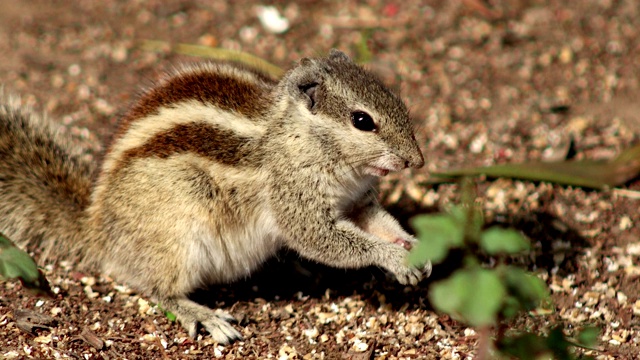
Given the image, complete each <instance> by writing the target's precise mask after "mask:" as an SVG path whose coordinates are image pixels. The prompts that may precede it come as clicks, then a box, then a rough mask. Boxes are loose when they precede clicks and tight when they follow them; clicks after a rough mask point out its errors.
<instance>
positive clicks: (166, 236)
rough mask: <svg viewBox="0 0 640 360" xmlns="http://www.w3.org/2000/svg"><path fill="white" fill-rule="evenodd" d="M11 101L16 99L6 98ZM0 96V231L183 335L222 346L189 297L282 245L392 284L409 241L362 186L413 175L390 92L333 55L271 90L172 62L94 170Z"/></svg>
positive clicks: (418, 158) (410, 148) (408, 140)
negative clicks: (127, 298) (166, 317)
mask: <svg viewBox="0 0 640 360" xmlns="http://www.w3.org/2000/svg"><path fill="white" fill-rule="evenodd" d="M14 100H15V99H14ZM15 102H16V101H12V100H11V99H8V98H5V99H2V101H0V209H2V210H1V211H0V232H3V233H4V234H5V235H7V236H8V237H10V238H11V239H13V240H14V241H16V242H17V243H18V244H20V245H21V246H30V247H40V248H41V249H42V250H43V256H44V255H46V254H49V255H51V257H53V258H58V257H65V258H68V259H72V260H77V261H79V262H80V263H81V266H85V267H89V268H93V269H97V270H100V271H103V272H105V273H107V274H109V275H111V276H113V277H115V278H116V279H117V280H119V281H123V282H125V283H127V284H129V285H131V286H132V287H134V288H136V289H137V290H140V291H143V292H146V293H147V294H150V295H152V296H153V297H155V298H157V300H158V301H159V302H160V304H161V306H162V307H163V308H164V309H166V310H168V311H171V312H172V313H174V314H175V315H176V317H177V319H178V320H179V321H180V323H181V324H182V326H183V327H184V328H185V329H186V330H187V332H188V333H189V335H190V336H191V337H195V336H196V333H197V326H198V325H199V324H200V325H202V326H203V327H204V328H205V329H206V330H207V331H208V332H209V333H210V334H211V336H212V338H213V339H214V340H215V341H217V342H219V343H221V344H226V343H229V342H231V341H234V340H237V339H241V338H242V337H241V334H240V332H238V331H237V330H236V329H235V328H234V327H233V326H232V325H230V323H229V321H230V320H233V317H232V316H231V315H229V314H227V313H225V312H223V311H221V310H213V309H210V308H208V307H205V306H203V305H200V304H197V303H195V302H194V301H192V300H190V299H189V298H188V295H189V294H190V293H192V292H193V291H194V290H196V289H198V288H200V287H203V286H206V285H207V284H214V283H227V282H232V281H234V280H237V279H240V278H243V277H246V276H248V275H249V274H251V273H252V272H253V271H254V270H255V269H256V268H257V267H259V266H260V264H262V263H263V262H264V261H265V260H266V259H267V258H269V257H270V256H273V255H274V254H275V253H276V251H277V250H278V249H280V248H282V247H287V248H289V249H292V250H294V251H296V252H298V253H299V254H300V255H301V256H303V257H306V258H308V259H310V260H314V261H317V262H320V263H324V264H327V265H330V266H335V267H342V268H357V267H365V266H370V265H375V266H379V267H382V268H384V269H386V270H387V271H389V272H391V273H392V274H394V275H395V277H396V278H397V280H398V281H399V282H400V283H402V284H416V283H417V282H418V281H419V280H420V279H421V278H422V277H423V276H425V275H427V276H428V272H429V271H430V265H429V264H427V265H426V266H425V267H424V269H417V268H414V267H410V266H409V265H407V263H406V259H405V258H406V255H407V252H408V251H407V250H408V249H409V248H410V247H411V244H412V243H413V242H415V239H414V238H413V237H412V236H411V235H409V234H408V233H407V232H406V231H404V230H403V229H402V228H401V226H400V225H399V224H398V222H397V221H396V219H394V218H393V217H392V216H391V215H390V214H389V213H387V212H386V211H385V210H384V209H383V208H382V207H381V206H380V205H378V203H377V200H376V196H375V192H374V190H373V185H374V184H375V181H376V179H377V178H378V177H381V176H384V175H386V174H387V173H388V172H390V171H397V170H401V169H404V168H407V167H414V168H419V167H421V166H422V165H423V164H424V160H423V157H422V154H421V152H420V150H419V148H418V145H417V143H416V140H415V137H414V135H413V131H412V128H411V124H410V120H409V116H408V111H407V109H406V107H405V105H404V104H403V102H402V101H401V100H400V98H399V97H398V96H396V95H395V94H393V93H392V92H391V91H389V90H388V89H387V88H386V87H385V86H384V85H383V84H382V83H381V82H380V81H379V80H378V79H377V78H375V77H374V76H373V75H372V74H370V73H369V72H367V71H366V70H364V69H363V68H362V67H360V66H358V65H356V64H355V63H354V62H353V61H352V60H351V59H350V58H349V57H348V56H347V55H345V54H344V53H342V52H340V51H338V50H332V51H331V52H330V54H329V55H328V56H327V57H325V58H314V59H311V58H304V59H302V60H301V61H300V62H299V63H298V64H297V65H296V66H295V67H293V68H292V69H291V70H289V71H288V72H287V73H286V74H285V75H284V77H283V78H282V79H281V80H280V81H278V82H276V81H274V80H272V79H270V78H268V77H267V76H265V75H263V74H261V73H259V72H257V71H255V70H251V69H247V68H245V67H242V66H239V65H233V64H224V63H205V64H199V65H189V66H183V67H182V68H181V69H179V70H177V71H175V72H174V73H173V74H171V75H167V76H166V77H164V78H163V79H162V80H160V81H159V82H158V83H157V84H156V85H155V86H153V87H151V88H149V89H147V90H146V91H145V92H144V93H143V94H142V95H141V96H140V98H139V99H138V100H137V102H135V103H134V104H133V105H132V107H131V108H130V109H129V110H128V112H127V113H126V114H125V115H124V116H123V117H122V119H120V123H119V126H118V128H117V130H116V132H115V135H114V138H113V139H112V142H111V143H110V145H109V146H108V148H107V150H106V152H105V154H104V159H103V160H102V162H101V164H100V165H99V166H98V165H96V164H95V163H94V162H92V161H88V160H87V159H86V158H85V157H82V156H81V151H78V149H74V147H73V146H72V145H71V141H70V139H69V138H67V137H66V136H65V135H64V134H63V133H61V132H60V131H59V130H60V127H59V125H56V124H54V123H52V122H50V121H49V120H48V119H46V118H45V117H41V116H38V115H36V114H33V113H32V112H31V111H30V110H29V109H24V108H21V107H20V106H18V105H16V104H15Z"/></svg>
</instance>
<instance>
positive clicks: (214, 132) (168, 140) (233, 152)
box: [116, 122, 250, 171]
mask: <svg viewBox="0 0 640 360" xmlns="http://www.w3.org/2000/svg"><path fill="white" fill-rule="evenodd" d="M249 141H250V139H249V138H246V137H241V136H238V135H237V134H235V133H234V132H233V131H230V130H225V129H219V128H215V127H213V126H211V125H209V124H205V123H197V122H191V123H187V124H179V125H176V126H174V127H173V128H171V129H169V130H166V131H163V132H160V133H158V134H156V135H155V136H154V137H152V138H151V139H149V140H148V141H147V142H145V143H144V144H143V145H142V146H139V147H136V148H133V149H130V150H128V151H126V152H125V153H124V154H123V156H122V161H121V162H120V164H119V165H118V166H117V167H116V171H118V169H121V168H122V167H124V166H126V164H127V163H129V162H130V161H131V160H134V159H139V158H148V157H159V158H163V159H164V158H168V157H169V156H171V155H176V154H183V153H194V154H197V155H200V156H203V157H206V158H209V159H212V160H215V161H216V162H218V163H221V164H225V165H237V164H238V163H239V162H240V161H241V160H242V159H243V158H244V157H245V156H246V155H247V147H248V145H249Z"/></svg>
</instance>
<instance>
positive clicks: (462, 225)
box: [408, 178, 598, 359]
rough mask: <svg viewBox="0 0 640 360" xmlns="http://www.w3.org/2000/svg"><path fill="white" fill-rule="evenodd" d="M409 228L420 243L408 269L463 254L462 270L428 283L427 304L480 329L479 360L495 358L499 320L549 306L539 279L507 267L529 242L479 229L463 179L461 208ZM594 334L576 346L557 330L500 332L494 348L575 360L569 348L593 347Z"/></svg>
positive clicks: (469, 185) (471, 188) (511, 232)
mask: <svg viewBox="0 0 640 360" xmlns="http://www.w3.org/2000/svg"><path fill="white" fill-rule="evenodd" d="M411 226H412V227H413V228H414V230H415V231H416V234H417V237H418V240H419V242H418V244H417V245H416V246H415V248H414V250H413V251H412V252H411V253H410V254H409V259H408V260H409V262H410V263H412V264H413V265H415V266H419V265H420V264H424V263H425V262H426V261H427V260H429V261H431V262H432V263H434V264H438V263H440V262H442V261H443V260H444V259H445V258H446V257H447V255H448V253H449V252H450V251H451V250H458V251H461V252H462V253H463V261H462V266H461V268H460V269H458V270H456V271H455V272H453V273H452V274H451V275H450V276H449V277H448V278H446V279H444V280H441V281H437V282H435V283H433V284H432V285H431V288H430V291H429V300H430V301H431V304H432V305H433V307H434V308H435V309H436V310H438V311H441V312H443V313H446V314H448V315H450V316H451V317H452V318H453V319H455V320H458V321H461V322H464V323H466V324H469V325H471V326H473V327H476V328H478V329H479V332H478V333H479V334H480V341H479V344H480V345H479V348H478V359H487V358H494V357H495V355H491V356H490V351H491V347H492V346H491V343H492V342H491V341H490V338H491V330H492V329H493V328H495V327H496V326H498V325H500V323H501V322H502V321H503V320H507V319H510V318H513V317H514V316H516V315H518V314H520V313H522V312H527V311H532V310H534V309H536V308H538V307H540V306H545V305H546V306H550V304H551V302H550V296H549V290H548V288H547V284H546V283H545V282H544V281H542V280H541V279H540V278H538V277H537V276H535V275H534V274H531V273H528V272H527V271H525V270H523V269H521V268H518V267H516V266H513V265H508V264H507V263H506V259H507V257H509V256H514V255H520V254H525V253H526V252H527V251H529V250H530V243H529V240H528V239H527V238H526V237H525V236H524V235H522V234H521V233H520V232H519V231H517V230H515V229H508V228H502V227H498V226H493V227H490V228H488V229H484V216H483V213H482V210H481V205H480V203H479V202H477V201H476V193H475V185H474V183H473V182H472V181H471V180H470V179H469V178H464V179H463V181H462V192H461V204H459V205H454V206H452V207H451V208H450V209H448V211H447V212H446V213H444V214H436V215H420V216H416V217H414V218H413V219H411ZM480 254H486V255H489V256H492V257H494V258H496V259H497V265H496V266H495V267H494V268H488V267H486V266H484V265H483V264H482V262H481V260H480V258H479V255H480ZM558 329H559V330H558ZM597 335H598V330H597V329H591V328H590V329H586V330H585V332H583V333H581V334H580V335H579V339H578V342H571V341H569V340H567V339H565V337H564V335H563V333H562V329H561V328H554V329H553V330H551V331H550V333H549V335H547V336H546V337H544V336H539V335H535V334H529V333H524V334H522V335H520V336H516V337H508V336H506V335H505V334H504V331H498V334H497V336H496V339H495V342H494V344H493V347H495V349H496V350H497V351H498V353H500V354H502V355H505V356H514V357H517V358H520V359H536V358H538V356H540V354H550V355H551V356H553V357H554V358H557V359H575V357H574V356H573V355H572V352H571V351H570V348H571V347H573V346H581V347H586V346H592V345H593V344H594V343H595V341H596V340H597Z"/></svg>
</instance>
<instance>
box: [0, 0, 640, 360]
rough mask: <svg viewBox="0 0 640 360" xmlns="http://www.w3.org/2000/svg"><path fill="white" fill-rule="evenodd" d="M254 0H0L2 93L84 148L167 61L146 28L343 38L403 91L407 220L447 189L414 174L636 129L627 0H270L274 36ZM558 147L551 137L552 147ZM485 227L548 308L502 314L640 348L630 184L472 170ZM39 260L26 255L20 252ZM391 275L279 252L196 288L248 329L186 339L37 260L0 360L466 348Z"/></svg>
mask: <svg viewBox="0 0 640 360" xmlns="http://www.w3.org/2000/svg"><path fill="white" fill-rule="evenodd" d="M260 5H265V4H261V3H256V2H253V1H244V0H241V1H233V2H230V1H229V2H227V1H214V0H207V1H179V0H170V1H160V0H151V1H113V0H105V1H66V2H52V1H44V0H42V1H35V0H34V1H26V0H14V1H5V2H3V4H2V10H1V11H0V54H2V55H1V56H0V83H2V84H4V92H5V93H14V94H18V95H20V96H21V97H22V99H23V101H24V103H25V104H28V105H33V106H34V107H35V108H36V109H38V110H39V111H44V112H46V113H48V114H50V116H51V117H53V118H55V119H57V120H59V121H60V122H63V123H64V124H65V125H67V127H68V129H69V131H70V133H71V134H72V135H73V136H74V137H75V138H76V139H77V141H78V145H79V146H85V147H87V148H88V149H90V150H91V151H93V152H96V153H97V152H99V151H100V149H101V148H102V145H101V144H102V143H103V141H104V140H105V139H106V138H108V136H109V134H110V133H111V132H112V131H113V130H114V128H115V124H116V122H117V120H118V117H119V114H121V113H122V112H123V111H124V110H125V109H126V108H127V106H128V105H129V104H130V102H131V101H133V100H134V99H135V95H136V94H137V92H138V90H139V89H140V88H141V86H144V85H146V84H149V83H150V81H151V80H153V79H155V78H157V76H158V74H160V73H161V72H162V71H163V70H165V69H169V68H171V67H172V66H173V65H174V64H176V63H180V62H183V61H200V60H199V59H196V58H194V57H189V56H184V55H176V54H174V53H173V52H171V51H163V52H159V53H158V52H151V51H147V50H142V49H140V41H141V40H144V39H151V40H160V41H167V42H169V43H171V44H177V43H190V44H200V45H209V46H221V47H224V48H228V49H236V50H243V51H246V52H248V53H252V54H255V55H257V56H259V57H261V58H263V59H266V60H268V61H271V62H273V63H275V64H277V65H279V66H282V67H284V68H286V67H288V66H290V65H291V64H292V63H293V61H295V60H297V59H299V58H301V57H304V56H316V55H319V54H325V53H327V52H328V50H329V49H330V48H332V47H336V48H340V49H342V50H344V51H345V52H347V53H349V54H350V55H351V56H353V57H355V58H356V59H359V60H364V61H366V63H367V64H366V65H367V67H369V68H370V69H372V70H374V71H376V72H377V73H378V74H379V75H380V76H381V78H382V79H383V80H384V81H385V82H386V83H388V84H389V85H390V86H392V87H393V88H394V89H397V91H398V92H399V93H400V94H401V95H402V97H403V98H404V99H405V101H406V102H407V104H408V105H409V107H410V109H411V112H412V115H413V117H414V118H415V122H416V125H417V129H418V130H417V138H418V139H419V142H420V144H421V146H422V149H423V151H424V154H425V156H426V159H427V165H426V166H425V167H424V168H423V169H420V170H416V171H413V172H404V173H401V174H392V175H389V176H388V177H387V178H386V179H385V180H384V182H383V183H382V184H381V192H380V193H381V198H382V201H383V202H384V203H385V204H386V205H387V206H388V207H389V208H390V209H391V210H392V211H393V212H394V213H396V214H397V215H398V216H399V217H400V218H401V219H402V220H403V221H406V220H407V219H408V218H409V217H411V216H413V215H415V214H418V213H433V212H437V211H441V210H442V209H443V208H444V207H445V206H446V204H448V203H450V202H451V201H457V198H456V197H457V194H458V186H457V185H455V184H443V185H439V186H435V187H434V186H431V185H428V184H427V182H428V179H429V173H430V172H433V171H436V170H446V169H451V168H455V167H461V166H469V165H485V164H495V163H506V162H520V161H527V160H540V159H546V158H549V157H552V156H554V154H556V153H557V152H558V151H560V152H561V151H562V149H563V148H564V147H565V145H566V144H568V143H571V142H572V143H573V145H572V153H573V155H574V157H575V158H577V159H580V158H591V159H610V158H613V157H615V156H616V155H617V154H618V153H620V151H621V150H622V149H624V148H626V147H629V146H630V145H631V144H633V143H635V142H637V140H638V136H639V134H640V101H638V99H639V98H640V89H639V87H640V82H639V75H638V74H640V40H639V39H640V7H638V5H637V4H636V2H634V1H630V0H627V1H612V0H579V1H571V2H568V1H567V2H562V1H549V2H545V1H528V0H516V1H502V0H487V1H483V0H457V1H424V0H405V1H397V2H385V1H378V0H370V1H366V2H362V3H360V2H356V1H339V2H337V1H336V2H326V1H325V2H319V1H299V2H291V3H288V2H284V1H278V2H275V3H274V4H272V5H274V6H275V7H276V8H277V9H278V10H279V11H280V14H282V15H283V16H284V17H286V18H287V19H288V20H289V22H290V26H289V29H288V30H287V31H286V32H284V33H282V34H274V33H271V32H270V31H269V30H268V29H267V28H265V27H264V26H263V25H262V24H261V22H260V20H259V19H258V17H257V15H256V14H257V12H258V6H260ZM559 149H560V150H559ZM478 188H479V190H480V194H482V197H483V199H484V208H485V211H486V213H487V218H488V219H489V221H490V222H493V223H499V224H503V225H505V226H514V227H516V228H518V229H520V230H522V231H523V232H524V233H525V234H526V235H527V236H528V237H529V238H530V239H531V240H532V242H533V243H534V245H535V252H534V255H533V256H531V258H530V259H529V260H528V261H525V264H524V265H525V266H528V268H529V269H531V270H535V271H537V273H538V274H540V276H541V277H542V278H543V279H545V280H546V281H547V283H548V284H549V286H550V288H551V290H552V297H553V300H554V303H555V310H556V311H555V312H554V313H553V314H550V315H544V316H535V317H523V318H520V319H518V320H517V321H515V322H514V323H513V324H511V325H512V326H517V327H518V328H520V329H525V328H526V329H531V330H534V331H545V329H547V330H548V329H549V328H550V327H551V326H552V325H553V324H563V325H564V326H565V327H566V329H567V332H568V334H569V335H571V334H572V332H573V331H574V330H575V329H579V328H581V327H583V326H586V325H597V326H600V327H601V328H602V331H601V333H600V338H599V344H598V346H597V348H598V351H587V353H589V354H592V355H593V356H595V357H597V358H599V359H600V358H601V359H609V358H610V359H613V358H620V359H632V358H636V357H637V356H638V355H637V354H639V353H640V344H639V342H640V291H639V290H640V282H639V279H638V278H639V276H640V265H639V263H640V261H639V260H640V241H639V239H640V227H639V226H638V225H639V224H640V212H639V211H638V207H639V206H640V196H638V195H639V192H638V191H640V181H637V180H636V181H632V182H630V183H629V184H627V185H626V186H623V187H621V188H619V189H612V190H608V191H592V190H587V189H581V188H571V187H563V186H558V185H551V184H545V183H531V182H524V181H515V180H509V179H500V180H491V179H483V180H480V182H479V186H478ZM35 255H36V257H37V255H38V254H37V253H36V254H35ZM450 267H451V266H447V264H444V265H441V266H437V267H436V268H435V271H434V276H433V277H432V279H430V280H426V281H424V282H423V283H421V284H420V286H419V287H402V286H399V285H397V284H396V283H394V281H393V279H388V278H387V277H386V276H385V274H384V273H383V272H382V271H380V270H377V269H364V270H359V271H344V270H337V269H330V268H327V267H323V266H320V265H317V264H312V263H309V262H305V261H304V260H300V259H298V257H297V256H296V255H295V254H288V253H283V254H282V255H281V256H279V257H278V258H277V259H274V260H272V261H270V262H269V263H268V264H267V265H265V267H264V268H263V269H262V270H261V271H260V272H259V273H257V274H256V276H254V277H253V278H251V279H247V280H246V281H243V282H241V283H238V284H231V285H226V286H219V287H212V288H210V289H206V290H202V291H201V292H198V293H197V294H194V298H195V299H197V300H198V301H200V302H201V303H203V304H207V305H209V306H212V307H221V308H223V309H225V310H227V311H229V312H230V313H232V314H233V315H234V316H235V317H237V318H238V321H239V323H238V329H240V331H241V332H242V334H243V335H244V337H245V340H244V341H240V342H236V343H234V344H233V345H231V346H226V347H224V346H219V345H217V344H214V343H213V342H212V341H211V339H210V337H208V336H207V335H206V334H205V333H204V332H201V333H200V335H198V338H197V339H189V338H188V336H187V334H186V333H185V331H184V330H183V329H182V328H181V327H180V326H179V325H178V324H176V323H173V322H171V321H170V320H168V319H167V318H166V317H165V316H163V315H162V314H160V313H159V312H158V309H157V308H156V307H154V305H153V299H150V298H149V297H148V296H147V294H141V293H137V292H135V289H129V288H128V287H126V285H125V284H121V283H118V282H117V279H116V280H113V279H110V278H108V277H106V276H104V275H102V274H98V273H81V272H78V270H77V269H75V268H74V265H73V264H70V263H65V262H61V263H56V264H47V265H46V267H45V269H46V275H47V277H48V279H49V281H50V282H51V285H52V287H53V290H54V292H55V293H56V297H55V298H54V299H48V298H37V297H34V296H32V295H31V294H29V293H28V292H26V291H25V290H24V289H22V287H21V285H20V284H19V283H15V282H9V283H3V284H0V358H7V359H13V358H19V359H22V358H77V359H116V358H128V359H155V358H157V359H174V358H175V359H180V358H184V359H189V358H229V359H234V358H238V359H240V358H241V359H263V358H278V359H315V358H325V359H369V358H376V359H397V358H403V359H415V358H427V359H437V358H464V359H467V358H472V357H473V356H474V354H475V353H476V349H477V342H478V335H477V333H476V332H475V331H474V330H473V329H470V328H467V327H465V326H464V325H463V324H460V323H457V322H455V321H453V320H451V319H450V318H449V317H447V316H443V315H440V314H437V313H436V312H434V311H433V309H432V308H431V307H430V306H429V303H428V300H427V293H428V288H429V284H430V283H432V282H433V281H434V280H436V279H439V278H442V277H443V276H446V274H447V273H448V272H449V271H450V269H449V268H450Z"/></svg>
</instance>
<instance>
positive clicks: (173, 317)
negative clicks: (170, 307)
mask: <svg viewBox="0 0 640 360" xmlns="http://www.w3.org/2000/svg"><path fill="white" fill-rule="evenodd" d="M164 316H166V317H167V319H169V321H171V322H175V321H176V320H177V319H178V317H177V316H176V315H175V314H174V313H172V312H171V311H165V312H164Z"/></svg>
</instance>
